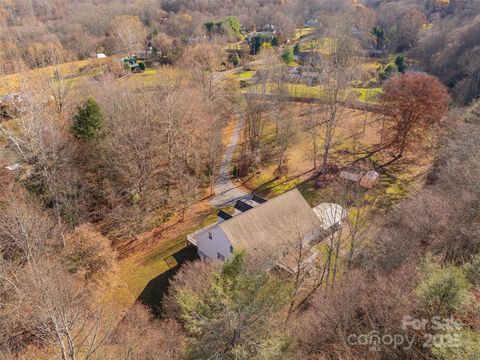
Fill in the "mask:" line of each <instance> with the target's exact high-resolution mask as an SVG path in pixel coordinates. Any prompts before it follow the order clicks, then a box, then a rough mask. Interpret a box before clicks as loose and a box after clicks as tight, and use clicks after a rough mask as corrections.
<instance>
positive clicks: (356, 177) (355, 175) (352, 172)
mask: <svg viewBox="0 0 480 360" xmlns="http://www.w3.org/2000/svg"><path fill="white" fill-rule="evenodd" d="M364 175H365V171H362V170H359V169H355V168H349V169H344V170H341V171H340V177H341V178H342V179H345V180H349V181H353V182H359V181H360V180H361V179H362V178H363V176H364Z"/></svg>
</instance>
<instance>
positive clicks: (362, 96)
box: [246, 83, 382, 103]
mask: <svg viewBox="0 0 480 360" xmlns="http://www.w3.org/2000/svg"><path fill="white" fill-rule="evenodd" d="M275 88H276V86H275V85H274V84H271V83H268V84H267V87H266V89H267V93H269V94H272V93H274V92H275ZM246 90H247V91H254V92H261V91H263V85H260V84H257V85H253V86H250V87H248V88H246ZM288 92H289V94H290V96H294V97H305V98H319V97H321V96H322V88H321V87H320V86H318V85H316V86H309V85H305V84H288ZM348 92H351V93H355V94H357V99H358V100H359V101H363V102H370V103H375V102H376V101H377V97H378V95H379V94H380V93H381V92H382V89H381V88H354V87H352V88H350V89H349V90H348Z"/></svg>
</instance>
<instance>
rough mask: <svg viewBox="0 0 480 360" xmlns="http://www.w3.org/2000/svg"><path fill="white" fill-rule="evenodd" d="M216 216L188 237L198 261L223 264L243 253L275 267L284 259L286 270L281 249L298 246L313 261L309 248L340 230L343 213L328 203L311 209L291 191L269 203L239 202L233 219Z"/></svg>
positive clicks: (256, 200) (339, 208)
mask: <svg viewBox="0 0 480 360" xmlns="http://www.w3.org/2000/svg"><path fill="white" fill-rule="evenodd" d="M218 216H219V220H218V222H217V223H215V224H212V225H210V226H207V227H205V228H203V229H201V230H199V231H196V232H194V233H192V234H190V235H188V236H187V240H188V241H189V242H190V243H191V244H193V245H195V246H197V249H198V255H199V257H200V258H201V259H203V260H206V259H220V260H225V259H229V258H230V257H232V253H233V252H234V250H245V251H247V252H250V253H255V252H257V253H258V254H259V255H262V254H265V255H268V256H270V257H271V258H275V259H277V260H276V262H277V263H278V262H281V261H279V260H278V259H285V260H286V263H285V264H283V265H284V266H282V267H284V268H288V261H287V260H288V258H289V257H291V256H290V254H288V250H287V253H286V249H288V248H289V247H288V246H284V245H286V244H295V243H300V242H301V243H302V249H303V250H302V251H305V252H308V254H306V256H307V257H311V258H314V257H315V256H316V252H315V251H313V249H311V248H310V245H311V244H313V243H316V242H318V241H321V240H322V239H323V237H324V236H325V234H326V233H328V232H329V231H334V230H335V229H337V228H338V227H339V226H341V223H342V220H343V219H344V218H345V216H346V211H345V210H344V209H343V208H342V207H340V206H339V205H336V204H329V203H323V204H320V205H318V206H317V207H315V208H313V209H312V208H311V207H310V205H308V203H307V202H306V200H305V199H304V198H303V196H302V195H301V194H300V192H299V191H298V190H297V189H294V190H291V191H288V192H286V193H284V194H282V195H280V196H277V197H276V198H273V199H271V200H268V201H266V200H264V199H261V198H259V197H257V196H254V197H253V198H252V199H250V200H247V201H238V202H237V203H236V204H235V212H234V214H233V215H230V214H227V213H225V212H223V211H220V212H219V214H218ZM277 265H278V264H277ZM280 265H281V264H280ZM287 270H292V269H291V268H290V269H287Z"/></svg>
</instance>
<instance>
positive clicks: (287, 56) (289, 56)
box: [282, 46, 294, 64]
mask: <svg viewBox="0 0 480 360" xmlns="http://www.w3.org/2000/svg"><path fill="white" fill-rule="evenodd" d="M282 60H283V61H284V62H285V63H286V64H289V63H291V62H292V61H293V60H294V55H293V49H292V47H291V46H288V47H287V48H286V49H285V51H284V52H283V54H282Z"/></svg>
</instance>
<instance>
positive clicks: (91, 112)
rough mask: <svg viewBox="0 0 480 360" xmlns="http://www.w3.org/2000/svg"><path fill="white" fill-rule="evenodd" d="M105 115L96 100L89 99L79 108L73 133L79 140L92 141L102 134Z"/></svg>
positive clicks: (74, 120)
mask: <svg viewBox="0 0 480 360" xmlns="http://www.w3.org/2000/svg"><path fill="white" fill-rule="evenodd" d="M102 122H103V114H102V111H101V109H100V106H99V105H98V103H97V102H96V101H95V99H94V98H92V97H89V98H88V99H87V101H85V103H84V104H82V105H79V106H78V107H77V111H76V113H75V115H74V116H73V124H72V128H71V129H72V133H73V135H75V137H76V138H77V139H81V140H92V139H94V138H96V137H98V135H99V134H100V130H101V129H102Z"/></svg>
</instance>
